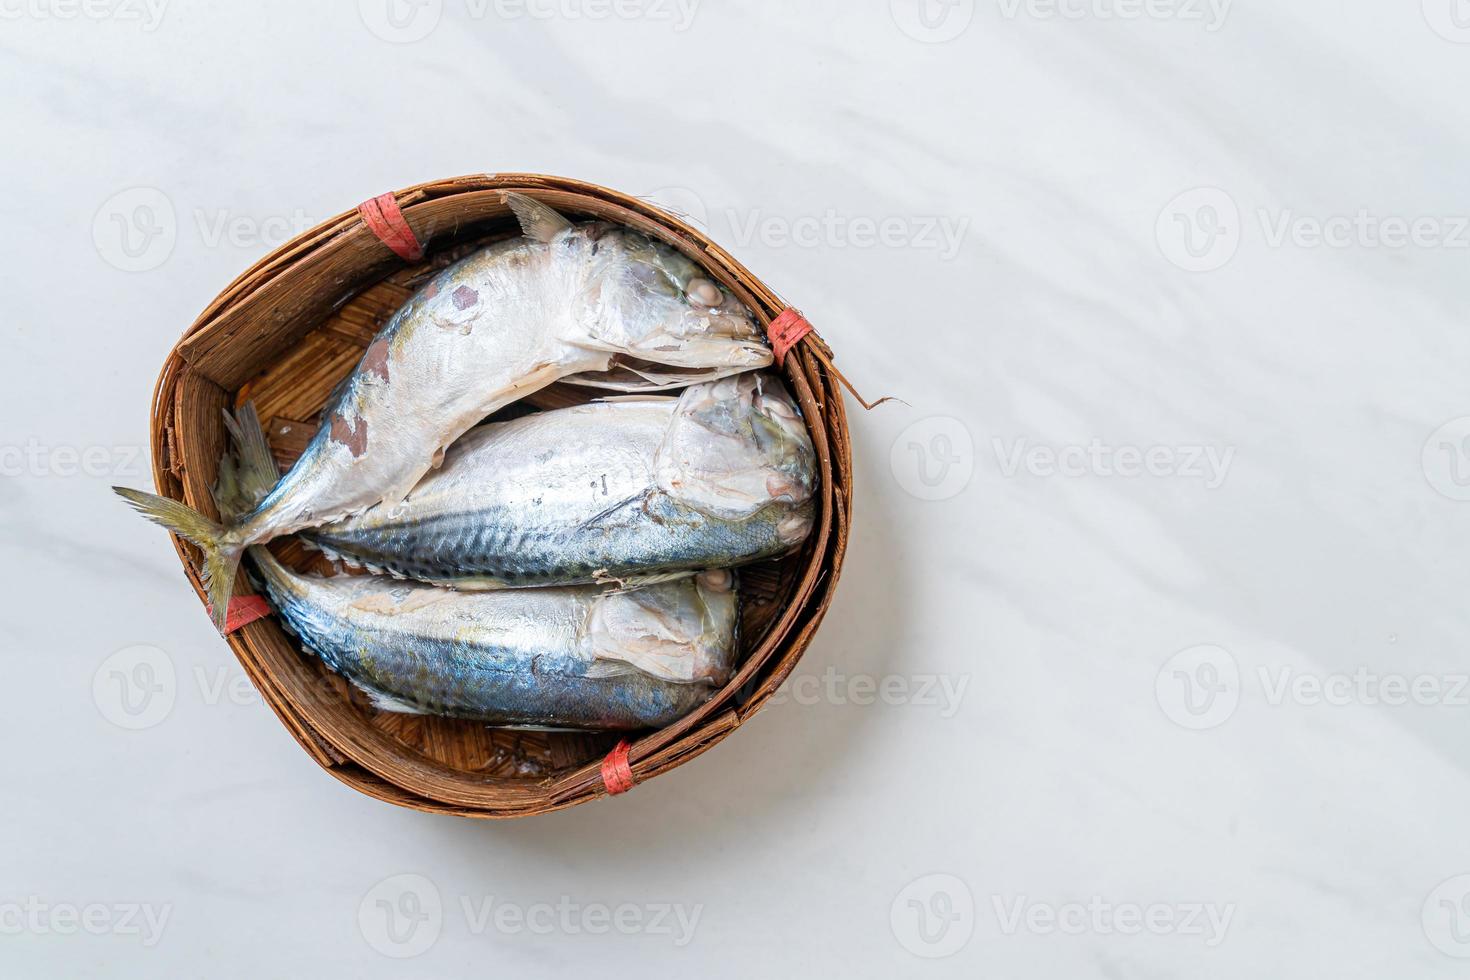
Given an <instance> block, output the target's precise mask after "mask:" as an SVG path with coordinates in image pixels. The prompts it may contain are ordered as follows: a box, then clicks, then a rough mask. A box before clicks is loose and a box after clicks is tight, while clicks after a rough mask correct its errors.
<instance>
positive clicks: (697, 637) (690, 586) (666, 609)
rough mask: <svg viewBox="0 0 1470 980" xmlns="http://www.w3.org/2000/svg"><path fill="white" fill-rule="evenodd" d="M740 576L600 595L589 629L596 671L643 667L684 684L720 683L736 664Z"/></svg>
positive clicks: (703, 576) (592, 671)
mask: <svg viewBox="0 0 1470 980" xmlns="http://www.w3.org/2000/svg"><path fill="white" fill-rule="evenodd" d="M738 612H739V603H738V599H737V596H736V591H735V576H734V573H733V572H730V571H728V570H725V569H711V570H708V571H704V572H700V573H699V574H698V575H695V576H692V577H690V578H684V579H680V580H678V581H675V582H666V583H662V584H658V585H648V586H644V587H642V588H634V589H629V590H626V591H619V592H611V593H607V594H604V595H602V596H599V597H598V598H597V600H596V601H595V602H594V603H593V605H592V609H591V612H590V614H589V616H588V618H587V621H586V625H585V627H584V630H583V638H582V642H583V644H584V651H585V653H586V654H588V655H589V656H590V657H591V658H592V665H591V666H590V668H589V670H588V674H589V676H598V677H616V676H618V675H620V674H625V673H628V672H631V671H637V672H639V673H643V674H646V675H648V676H649V677H654V678H657V679H658V680H661V681H668V682H671V683H676V684H707V685H710V686H719V685H721V684H724V683H725V682H726V681H727V680H729V679H730V674H731V671H732V670H733V668H734V658H735V641H736V633H737V614H738Z"/></svg>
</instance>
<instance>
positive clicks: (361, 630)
mask: <svg viewBox="0 0 1470 980" xmlns="http://www.w3.org/2000/svg"><path fill="white" fill-rule="evenodd" d="M251 557H252V560H253V561H254V564H255V567H256V569H257V570H258V571H259V573H260V576H261V578H262V579H263V581H264V583H265V587H266V592H267V594H268V595H269V596H270V599H271V601H272V603H273V604H274V605H275V607H276V609H277V610H278V611H279V612H280V614H281V616H282V618H283V619H284V620H285V622H286V624H287V625H288V626H289V627H290V628H291V629H292V630H293V631H294V632H295V633H296V634H297V635H298V636H299V637H300V638H301V640H302V641H303V643H304V644H305V645H306V646H307V647H308V648H309V649H310V650H311V651H313V652H314V653H315V654H316V655H317V656H318V657H320V658H321V659H322V661H323V662H324V663H325V664H326V665H327V666H328V667H329V668H331V669H332V670H333V671H335V672H337V673H339V674H341V675H343V676H344V677H346V678H347V679H348V680H349V681H351V682H352V683H353V684H354V685H356V686H357V687H359V688H360V689H362V690H363V691H365V692H367V693H368V695H369V697H371V698H372V700H373V702H374V703H375V704H376V705H377V706H378V707H379V708H380V709H383V710H387V711H406V712H412V713H420V714H434V715H445V716H449V717H454V718H467V719H473V720H477V721H484V722H489V723H492V724H497V725H508V726H535V727H546V728H571V729H598V730H608V731H627V730H632V729H638V728H649V727H660V726H663V725H667V724H670V723H671V722H674V721H677V720H678V719H679V718H681V717H683V716H684V715H686V714H688V713H689V712H690V711H692V710H693V709H694V708H696V707H698V706H699V705H701V704H703V703H704V702H705V701H707V700H709V698H710V697H711V696H712V694H713V693H714V691H715V690H717V689H718V688H719V686H721V685H723V684H724V683H725V682H726V681H727V680H729V678H730V676H731V673H732V672H733V670H734V657H735V632H736V612H737V610H736V595H735V592H734V591H733V588H732V585H733V577H732V575H731V573H729V572H723V571H716V572H709V573H704V574H702V575H700V576H698V577H697V578H689V579H681V580H680V581H677V582H667V583H663V584H659V585H650V586H645V587H643V588H640V589H632V590H628V591H623V592H603V591H601V590H600V589H598V588H597V587H595V586H592V587H587V586H582V587H576V586H573V587H566V588H548V589H524V590H514V591H509V592H455V591H452V590H449V589H440V588H435V587H434V586H430V585H421V584H419V583H409V582H400V581H397V580H394V579H390V578H384V577H381V576H337V577H334V578H322V577H320V576H315V575H297V574H296V573H294V572H292V571H290V570H289V569H287V568H285V567H284V566H282V565H281V564H280V563H279V562H278V561H276V559H275V558H274V557H273V556H272V555H271V554H270V552H268V551H267V550H266V549H265V548H263V547H257V548H253V549H251Z"/></svg>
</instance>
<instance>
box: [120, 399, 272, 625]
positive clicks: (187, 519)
mask: <svg viewBox="0 0 1470 980" xmlns="http://www.w3.org/2000/svg"><path fill="white" fill-rule="evenodd" d="M224 415H225V428H227V429H228V430H229V431H230V435H231V436H232V437H233V438H234V441H235V451H234V452H233V453H227V454H226V455H225V457H224V459H222V460H220V465H219V478H218V481H217V482H216V483H215V486H214V499H215V504H216V506H218V507H219V512H220V517H221V518H223V519H224V521H225V523H224V524H216V523H215V522H214V521H211V520H210V519H209V518H207V517H205V516H204V515H203V514H201V513H199V512H198V511H196V510H194V509H193V508H191V507H187V506H185V505H184V504H181V503H179V502H178V501H177V500H170V499H169V498H167V497H160V496H157V495H156V494H151V493H144V492H143V491H141V490H130V489H129V488H127V487H113V488H112V489H113V490H115V491H117V493H118V495H119V496H121V497H122V498H123V499H124V500H126V501H127V502H128V503H130V504H132V505H133V507H134V509H136V510H137V511H138V513H140V514H142V515H143V516H144V517H146V518H148V519H149V520H150V521H152V522H153V523H155V524H159V525H162V526H163V527H166V528H168V529H169V530H170V531H172V532H174V533H175V534H177V535H179V537H181V538H185V539H187V540H189V541H192V542H193V543H194V544H196V545H198V546H199V549H200V550H201V551H203V552H204V567H203V569H202V570H201V572H200V577H201V578H202V579H203V581H204V591H205V594H206V595H207V596H208V597H209V615H210V618H211V619H213V620H214V625H215V626H216V627H217V628H218V629H219V630H220V632H221V633H223V632H224V628H225V619H226V617H227V615H228V612H229V606H230V594H231V593H232V592H234V590H235V573H236V571H237V570H238V569H239V567H240V556H241V555H243V554H244V553H245V548H246V546H247V544H248V543H249V542H246V541H245V540H243V539H242V536H241V532H240V528H239V527H238V525H237V524H236V523H235V521H236V519H237V518H239V517H240V515H242V514H247V513H249V512H250V511H251V510H253V509H254V507H255V505H256V504H258V503H259V502H260V501H261V499H263V498H264V497H265V496H266V495H267V494H268V493H270V491H271V488H272V487H274V486H275V485H276V482H277V481H278V480H279V479H280V474H279V473H278V472H277V470H276V463H275V458H274V457H272V456H271V451H270V446H269V445H267V444H266V441H265V432H264V431H263V430H262V429H261V427H260V419H259V417H258V416H257V415H256V414H255V406H254V405H250V404H247V405H245V406H244V407H243V408H241V409H240V410H239V411H238V412H236V413H235V414H234V415H231V414H230V413H229V412H228V411H226V412H225V413H224ZM262 550H264V549H262Z"/></svg>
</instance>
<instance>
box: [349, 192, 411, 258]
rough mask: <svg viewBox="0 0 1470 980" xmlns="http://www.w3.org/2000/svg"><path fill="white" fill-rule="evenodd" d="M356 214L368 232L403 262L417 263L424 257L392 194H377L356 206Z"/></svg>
mask: <svg viewBox="0 0 1470 980" xmlns="http://www.w3.org/2000/svg"><path fill="white" fill-rule="evenodd" d="M357 213H358V214H360V215H362V220H363V223H364V224H365V225H367V226H368V231H371V232H372V233H373V234H374V235H377V236H378V239H379V240H380V241H382V243H383V244H384V245H387V246H388V247H389V248H391V249H392V250H393V252H394V254H395V255H397V256H398V257H399V258H400V259H403V260H404V261H405V262H417V261H418V260H419V259H421V258H423V257H424V247H423V246H422V245H420V244H419V240H418V236H417V235H415V234H414V233H413V229H412V228H410V227H409V225H408V219H406V218H405V217H404V216H403V211H402V209H400V208H399V207H398V198H396V197H394V196H393V195H392V194H379V195H378V196H377V197H375V198H372V199H371V200H367V201H363V202H362V203H361V204H359V205H358V206H357Z"/></svg>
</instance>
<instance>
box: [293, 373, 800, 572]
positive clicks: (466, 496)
mask: <svg viewBox="0 0 1470 980" xmlns="http://www.w3.org/2000/svg"><path fill="white" fill-rule="evenodd" d="M815 482H816V474H815V454H814V452H813V450H812V444H811V439H810V437H809V436H808V434H807V431H806V427H805V426H804V425H803V424H802V421H801V417H800V415H799V413H798V410H797V407H796V405H795V404H794V403H793V402H792V400H791V397H790V396H789V395H788V394H787V393H786V391H785V389H784V388H783V387H782V385H781V382H780V381H779V380H777V379H776V378H774V377H772V376H769V375H765V374H761V373H758V372H752V373H749V374H742V375H739V376H737V377H734V378H724V379H722V380H719V381H713V382H707V383H705V384H701V385H696V386H694V387H692V388H689V389H688V390H686V391H685V392H684V393H683V394H682V395H681V396H680V397H679V398H677V399H674V398H655V397H639V398H627V399H618V400H613V401H604V402H593V403H592V404H589V405H581V406H577V407H575V408H564V409H560V410H557V411H552V412H543V413H539V414H535V415H530V416H526V417H524V418H519V419H516V420H514V421H510V422H499V423H494V424H491V425H485V426H481V427H480V428H478V429H475V430H473V431H471V432H470V433H469V434H467V435H466V436H465V437H464V438H462V439H461V440H460V441H459V442H457V443H455V445H454V446H453V447H452V448H451V449H450V450H449V452H448V453H447V454H446V456H445V459H444V465H443V466H442V467H440V468H439V469H438V470H436V471H435V472H433V473H431V474H429V476H427V477H425V478H424V480H423V482H421V483H420V484H419V485H418V486H417V487H415V488H414V489H413V491H412V492H411V493H410V494H409V496H408V499H406V500H405V501H404V502H403V504H402V505H400V506H398V507H392V508H389V507H376V508H373V509H372V510H369V511H367V512H366V513H364V514H362V515H360V516H358V517H353V518H349V519H347V520H345V521H339V522H337V523H334V524H328V525H326V526H324V527H321V528H317V529H316V530H315V531H313V532H312V533H311V534H310V535H308V537H309V540H311V541H312V542H313V543H315V544H316V545H317V546H318V547H320V548H321V549H322V550H323V551H326V552H327V553H328V554H329V555H331V556H333V557H339V558H343V559H345V560H347V561H348V562H349V563H353V564H358V565H363V566H366V567H367V568H369V569H372V570H374V571H379V572H386V573H389V574H392V575H395V576H398V577H401V578H413V579H418V580H420V581H424V582H435V583H439V584H444V585H451V586H453V587H455V588H459V589H498V588H513V587H518V586H529V585H546V584H564V585H566V584H578V583H586V582H609V581H614V582H620V583H626V582H630V581H651V580H657V579H658V578H660V577H665V578H666V577H669V576H677V575H679V574H688V573H689V572H690V571H693V570H698V569H702V568H715V567H729V566H733V565H738V564H741V563H744V562H748V561H754V560H756V559H758V558H765V557H768V556H771V555H778V554H782V553H784V552H787V551H789V550H791V549H792V548H793V547H795V546H796V545H797V544H799V543H800V542H801V541H802V539H803V538H805V537H806V535H807V533H808V532H809V531H810V530H811V527H812V521H813V516H814V512H815V504H814V502H813V500H812V492H813V487H814V485H815Z"/></svg>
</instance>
